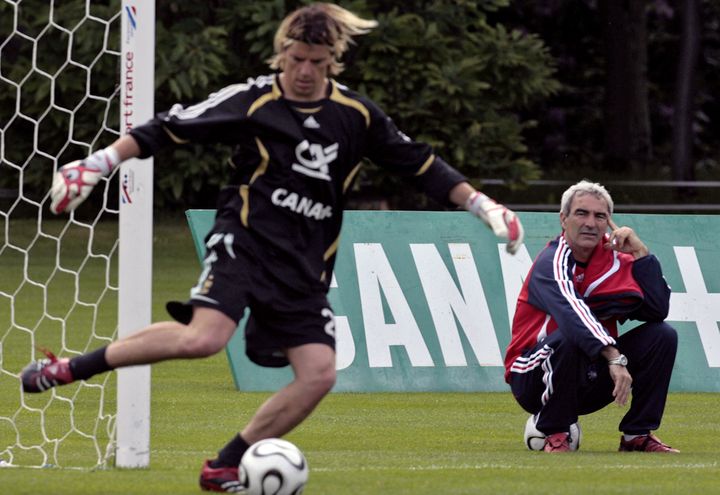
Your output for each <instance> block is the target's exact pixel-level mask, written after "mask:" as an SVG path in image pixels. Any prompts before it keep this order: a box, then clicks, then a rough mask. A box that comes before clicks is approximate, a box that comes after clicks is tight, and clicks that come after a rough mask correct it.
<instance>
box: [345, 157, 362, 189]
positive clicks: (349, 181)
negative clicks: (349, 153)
mask: <svg viewBox="0 0 720 495" xmlns="http://www.w3.org/2000/svg"><path fill="white" fill-rule="evenodd" d="M361 166H362V162H360V163H358V164H357V165H355V168H354V169H352V170H351V171H350V173H349V174H348V176H347V177H345V182H343V192H345V191H347V190H348V187H350V184H352V181H353V179H355V176H356V175H357V173H358V172H359V171H360V167H361Z"/></svg>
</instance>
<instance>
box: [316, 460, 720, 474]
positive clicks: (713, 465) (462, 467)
mask: <svg viewBox="0 0 720 495" xmlns="http://www.w3.org/2000/svg"><path fill="white" fill-rule="evenodd" d="M718 467H720V464H719V463H717V462H710V463H681V464H668V465H663V466H662V468H663V469H680V470H688V469H690V470H697V469H717V468H718ZM537 468H538V466H537V465H534V464H533V465H531V464H528V465H518V464H500V463H494V462H488V463H480V464H446V465H442V464H441V465H438V464H431V465H428V466H406V467H403V466H394V467H393V466H358V467H354V468H349V467H348V468H344V467H342V468H331V467H328V468H323V467H319V468H313V467H312V466H310V471H311V472H317V473H341V472H382V471H409V472H416V471H476V470H480V469H508V470H511V469H512V470H518V469H527V470H537ZM587 468H588V466H587V465H564V466H563V469H577V470H586V469H587ZM593 468H600V469H623V470H638V471H642V470H656V469H657V468H658V466H657V465H656V464H653V465H645V464H630V465H628V464H605V465H598V464H593Z"/></svg>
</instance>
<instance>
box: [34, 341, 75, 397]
mask: <svg viewBox="0 0 720 495" xmlns="http://www.w3.org/2000/svg"><path fill="white" fill-rule="evenodd" d="M40 350H41V351H43V352H44V353H45V355H46V356H47V359H40V360H38V361H35V362H34V363H30V364H29V365H27V366H26V367H25V369H23V370H22V373H21V374H20V379H21V380H22V387H23V391H24V392H26V393H31V394H35V393H38V392H44V391H45V390H47V389H49V388H52V387H57V386H58V385H65V384H67V383H72V382H74V381H75V379H74V378H73V376H72V372H71V371H70V360H69V359H68V358H62V359H58V358H56V357H55V355H54V354H53V353H52V352H50V351H48V350H47V349H40Z"/></svg>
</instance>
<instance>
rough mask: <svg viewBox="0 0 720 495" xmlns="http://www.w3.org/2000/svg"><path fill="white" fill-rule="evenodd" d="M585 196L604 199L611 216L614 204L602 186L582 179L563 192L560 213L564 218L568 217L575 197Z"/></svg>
mask: <svg viewBox="0 0 720 495" xmlns="http://www.w3.org/2000/svg"><path fill="white" fill-rule="evenodd" d="M585 194H592V195H593V196H595V197H596V198H598V199H604V200H605V202H606V203H607V206H608V213H610V215H612V214H613V208H614V204H613V200H612V198H611V197H610V193H609V192H607V189H605V187H604V186H603V185H602V184H599V183H597V182H590V181H588V180H584V179H583V180H581V181H580V182H578V183H577V184H574V185H572V186H570V187H568V188H567V189H566V190H565V192H564V193H563V195H562V199H561V200H560V213H563V214H565V216H568V215H570V205H571V204H572V201H573V199H574V198H575V196H584V195H585Z"/></svg>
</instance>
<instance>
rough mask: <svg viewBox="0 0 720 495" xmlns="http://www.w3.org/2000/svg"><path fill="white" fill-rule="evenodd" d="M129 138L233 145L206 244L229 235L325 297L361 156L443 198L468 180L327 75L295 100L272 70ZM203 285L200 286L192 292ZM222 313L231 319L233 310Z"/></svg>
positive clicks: (151, 145)
mask: <svg viewBox="0 0 720 495" xmlns="http://www.w3.org/2000/svg"><path fill="white" fill-rule="evenodd" d="M131 135H132V136H133V137H134V138H135V139H136V141H137V142H138V144H139V145H140V148H141V155H140V156H141V158H144V157H148V156H150V155H153V154H154V153H155V152H156V151H157V150H159V149H160V148H162V147H164V146H170V145H172V144H173V143H189V142H192V143H224V144H231V145H235V150H234V153H233V156H232V159H231V162H232V165H233V167H234V177H233V180H232V183H231V184H230V185H229V186H228V187H226V188H224V189H223V191H222V193H221V194H220V197H219V199H218V204H217V216H216V224H215V226H214V228H213V230H212V232H211V233H210V235H209V236H208V239H207V240H208V241H211V240H212V236H213V235H215V242H214V244H213V245H214V246H218V247H219V246H227V245H228V241H227V239H225V238H222V239H221V238H220V237H218V236H219V235H221V234H223V233H227V232H232V233H233V239H232V243H233V244H235V245H236V246H237V251H248V252H249V255H251V256H252V258H253V259H252V262H253V263H255V264H259V265H261V266H262V269H263V271H264V272H265V273H266V275H267V276H268V277H269V278H272V279H274V282H276V283H278V284H280V285H283V286H285V287H286V288H288V289H290V290H293V291H298V292H303V293H312V294H322V295H323V297H324V295H325V294H326V293H327V290H328V286H329V283H330V275H331V273H332V268H333V264H334V261H335V255H336V250H337V246H338V242H339V235H340V227H341V224H342V216H343V207H344V204H345V197H346V194H347V192H348V190H349V189H350V186H351V184H352V182H353V180H354V179H355V177H356V176H357V174H358V171H359V169H360V167H361V163H362V160H363V158H368V159H369V160H370V161H372V162H373V163H375V164H376V165H378V166H380V167H383V168H384V169H387V170H388V171H390V172H394V173H397V174H400V175H403V176H407V177H408V179H409V180H410V182H412V183H414V184H415V185H416V186H417V187H418V188H420V189H421V190H422V191H424V192H425V193H426V194H428V195H429V196H430V197H432V198H433V199H435V200H437V201H438V202H440V203H441V204H449V200H448V195H449V192H450V190H451V189H452V188H453V187H454V186H455V185H457V184H458V183H460V182H463V181H464V180H466V179H465V177H464V176H463V175H462V174H460V173H459V172H457V171H456V170H455V169H454V168H452V167H450V166H449V165H448V164H447V163H445V162H444V161H443V160H442V159H440V158H439V157H437V156H435V155H434V154H433V152H432V149H431V148H430V146H429V145H426V144H422V143H417V142H414V141H413V140H411V139H410V138H408V137H407V136H406V135H404V134H403V133H402V132H400V131H399V130H398V129H397V127H396V126H395V124H394V123H393V121H392V120H391V119H390V118H389V117H388V116H387V115H385V113H384V112H383V111H382V110H380V108H378V107H377V105H375V104H374V103H373V102H372V101H370V100H369V99H367V98H364V97H362V96H359V95H358V94H357V93H355V92H353V91H351V90H349V89H347V88H346V87H344V86H342V85H340V84H338V83H337V82H335V81H332V80H331V81H330V84H329V85H328V92H327V96H326V97H325V98H324V99H321V100H319V101H315V102H294V101H290V100H287V99H285V98H284V96H283V92H282V88H281V87H280V85H279V82H278V78H277V77H276V76H274V75H270V76H262V77H258V78H256V79H249V80H248V81H247V82H246V83H243V84H236V85H232V86H228V87H226V88H224V89H222V90H220V91H218V92H217V93H214V94H212V95H211V96H210V97H209V98H208V99H207V100H205V101H203V102H201V103H198V104H196V105H193V106H188V107H183V106H181V105H175V106H173V107H172V108H171V109H170V110H169V111H168V112H164V113H161V114H158V115H157V117H156V118H155V119H153V120H151V121H150V122H148V123H147V124H145V125H143V126H139V127H136V128H135V129H133V130H132V131H131ZM238 238H240V239H238ZM249 246H252V247H249ZM233 254H234V255H235V256H239V255H238V253H237V252H235V251H233ZM201 278H202V277H201ZM208 282H211V280H210V281H208V280H207V279H206V280H205V284H206V285H207V284H208ZM202 290H203V288H202V287H200V284H199V286H198V287H196V291H195V292H196V293H197V292H202ZM200 299H201V298H200ZM191 303H192V304H201V305H212V303H207V304H206V303H203V302H202V301H200V300H199V299H198V298H191ZM243 309H244V308H243ZM224 311H225V312H226V313H228V312H229V311H228V310H227V309H225V310H224ZM230 316H232V317H233V318H235V319H238V314H237V312H235V313H233V314H231V315H230Z"/></svg>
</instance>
